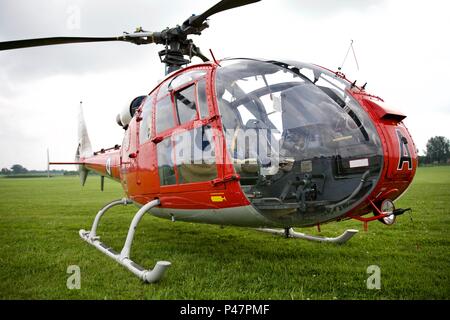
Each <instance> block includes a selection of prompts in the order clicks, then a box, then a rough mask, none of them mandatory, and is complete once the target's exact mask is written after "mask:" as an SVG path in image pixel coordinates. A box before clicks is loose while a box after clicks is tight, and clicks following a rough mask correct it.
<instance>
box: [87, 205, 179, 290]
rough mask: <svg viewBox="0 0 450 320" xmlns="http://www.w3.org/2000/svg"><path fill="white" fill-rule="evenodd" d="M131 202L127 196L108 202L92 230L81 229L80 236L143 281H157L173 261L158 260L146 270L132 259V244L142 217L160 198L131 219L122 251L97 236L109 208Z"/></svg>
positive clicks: (142, 208) (97, 216) (96, 218)
mask: <svg viewBox="0 0 450 320" xmlns="http://www.w3.org/2000/svg"><path fill="white" fill-rule="evenodd" d="M130 203H132V201H131V200H129V199H126V198H124V199H121V200H115V201H112V202H110V203H108V204H107V205H106V206H104V207H103V208H102V209H101V210H100V211H99V212H98V213H97V215H96V216H95V219H94V223H93V224H92V229H91V230H90V231H86V230H84V229H81V230H80V232H79V234H80V237H81V239H83V240H85V241H86V242H87V243H89V244H91V245H93V246H94V247H96V248H97V249H98V250H100V251H101V252H103V253H104V254H106V255H107V256H109V257H111V258H113V259H114V260H116V261H117V262H118V263H120V264H121V265H123V266H124V267H125V268H127V269H128V270H130V271H131V272H132V273H134V274H135V275H136V276H138V277H139V278H140V279H142V280H143V281H145V282H149V283H152V282H157V281H159V280H160V279H161V278H162V277H163V275H164V273H165V271H166V270H167V268H168V267H170V265H171V263H170V262H168V261H158V262H157V263H156V265H155V267H154V268H153V270H145V269H144V268H142V267H141V266H140V265H138V264H136V263H135V262H134V261H133V260H131V259H130V250H131V244H132V243H133V237H134V233H135V231H136V228H137V225H138V223H139V221H140V220H141V219H142V217H143V216H144V214H145V213H146V212H147V211H148V210H150V209H151V208H153V207H156V206H157V205H159V200H157V199H156V200H153V201H150V202H148V203H147V204H145V205H144V206H142V207H141V208H140V209H139V210H138V212H137V213H136V214H135V216H134V218H133V220H132V221H131V224H130V228H129V229H128V234H127V239H126V240H125V244H124V246H123V248H122V251H121V252H120V253H117V252H116V251H114V250H113V249H112V248H110V247H108V246H106V245H105V244H104V243H103V242H101V241H100V240H99V239H100V237H99V236H97V234H96V232H97V227H98V223H99V221H100V218H101V217H102V216H103V214H104V213H105V212H106V211H107V210H109V209H111V208H112V207H114V206H117V205H127V204H130Z"/></svg>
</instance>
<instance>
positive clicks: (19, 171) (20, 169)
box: [0, 164, 78, 176]
mask: <svg viewBox="0 0 450 320" xmlns="http://www.w3.org/2000/svg"><path fill="white" fill-rule="evenodd" d="M47 173H48V172H47V170H28V169H27V168H25V167H24V166H22V165H20V164H15V165H13V166H11V168H2V169H1V170H0V174H1V175H5V176H10V175H26V174H30V175H46V174H47ZM77 173H78V172H77V171H67V170H50V174H51V175H65V176H66V175H76V174H77Z"/></svg>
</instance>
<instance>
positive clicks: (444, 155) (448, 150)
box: [426, 136, 450, 163]
mask: <svg viewBox="0 0 450 320" xmlns="http://www.w3.org/2000/svg"><path fill="white" fill-rule="evenodd" d="M426 153H427V159H428V161H429V162H430V163H434V162H437V163H445V162H446V161H447V159H449V158H450V141H449V140H448V139H447V138H445V137H442V136H436V137H433V138H430V139H429V140H428V142H427V151H426Z"/></svg>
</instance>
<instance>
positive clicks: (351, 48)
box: [338, 40, 359, 71]
mask: <svg viewBox="0 0 450 320" xmlns="http://www.w3.org/2000/svg"><path fill="white" fill-rule="evenodd" d="M350 50H352V53H353V58H355V62H356V68H357V69H358V71H359V63H358V59H357V58H356V53H355V48H354V47H353V40H350V45H349V46H348V50H347V53H346V54H345V57H344V61H342V64H341V66H340V67H339V68H338V70H339V71H341V70H342V68H343V67H344V64H345V61H346V60H347V57H348V54H349V53H350Z"/></svg>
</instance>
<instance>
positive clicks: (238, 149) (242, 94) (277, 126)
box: [216, 59, 382, 219]
mask: <svg viewBox="0 0 450 320" xmlns="http://www.w3.org/2000/svg"><path fill="white" fill-rule="evenodd" d="M345 86H346V84H345V83H343V81H341V80H337V79H334V78H333V77H332V76H330V73H329V72H322V70H321V69H319V68H318V67H312V66H310V65H303V64H298V65H297V66H295V65H292V64H289V65H288V64H282V63H278V62H274V61H269V62H262V61H256V60H242V59H239V60H229V61H225V63H223V65H222V67H221V68H218V69H217V74H216V94H217V99H218V105H219V111H220V114H221V120H222V125H223V128H224V131H225V136H226V144H227V150H228V154H229V158H230V160H231V161H232V162H233V165H234V168H235V170H236V172H237V173H238V174H239V175H240V176H241V180H240V181H241V186H242V187H243V190H244V191H245V193H246V194H247V196H248V197H249V199H251V201H252V202H253V204H254V205H255V206H256V207H258V208H259V209H261V210H263V211H264V210H265V209H264V208H266V207H267V205H268V203H270V205H269V206H268V207H270V208H272V209H271V210H270V212H273V207H274V206H273V204H274V203H272V202H274V201H275V202H276V203H279V206H278V207H280V208H284V209H283V212H284V214H283V215H282V216H283V218H291V219H292V218H293V217H295V214H297V215H298V214H299V213H305V212H307V211H308V210H309V209H312V208H314V210H315V211H318V210H319V211H320V210H322V211H327V210H328V211H332V212H335V213H336V212H337V211H342V210H343V209H342V208H344V207H345V208H348V207H349V206H350V205H352V204H355V203H356V202H357V201H358V200H360V199H361V198H362V196H363V195H364V194H365V193H367V191H368V190H369V189H371V187H372V184H371V183H369V182H367V183H366V182H364V183H363V185H362V186H361V185H360V184H361V178H362V177H363V176H364V178H365V179H366V180H367V181H369V180H370V179H369V178H370V177H376V176H378V175H379V173H380V171H381V165H382V161H381V160H382V159H381V155H382V152H381V147H380V140H379V137H378V135H377V133H376V130H375V128H374V126H373V124H372V122H371V121H370V119H369V117H368V116H367V114H365V112H364V111H363V110H362V109H361V107H360V106H359V105H358V104H357V102H356V101H354V100H353V99H352V98H351V97H350V96H348V95H347V94H346V92H345ZM357 189H360V190H359V191H358V190H357ZM361 190H364V192H363V191H361ZM356 191H357V192H358V194H357V195H353V193H354V192H356ZM350 196H351V198H350ZM269 199H270V200H269ZM342 201H344V202H345V203H344V204H343V205H342V204H340V202H342ZM336 205H339V208H337V206H336ZM286 206H288V207H290V209H289V210H287V209H286ZM286 212H287V213H286Z"/></svg>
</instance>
